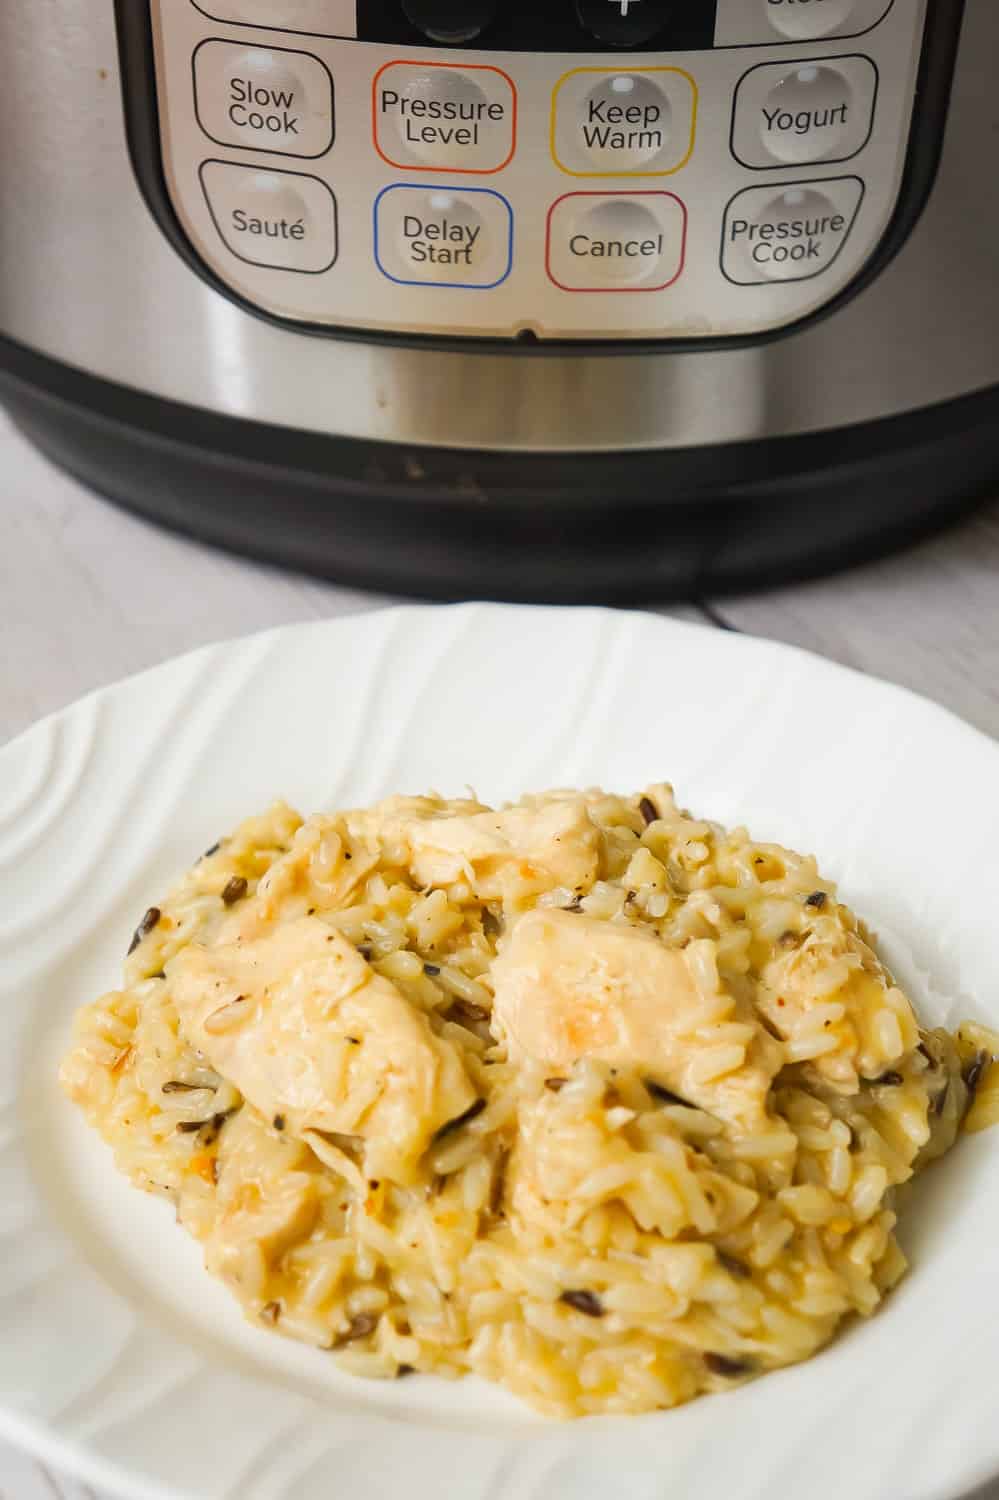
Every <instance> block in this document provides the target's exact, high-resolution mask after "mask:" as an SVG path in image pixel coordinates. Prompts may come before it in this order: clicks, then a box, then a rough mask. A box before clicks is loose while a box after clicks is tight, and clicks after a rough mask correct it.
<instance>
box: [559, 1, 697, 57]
mask: <svg viewBox="0 0 999 1500" xmlns="http://www.w3.org/2000/svg"><path fill="white" fill-rule="evenodd" d="M676 8H677V6H676V0H576V13H577V15H578V16H579V23H580V25H581V26H583V27H585V29H586V30H587V31H588V32H589V33H590V35H591V36H594V37H596V39H597V41H598V42H605V43H606V44H607V45H608V46H610V47H641V46H644V44H645V43H646V42H651V41H652V39H653V37H656V36H658V35H659V33H660V32H661V31H662V30H663V29H664V27H665V26H666V24H667V22H668V21H670V20H671V19H672V17H673V13H674V12H675V10H676Z"/></svg>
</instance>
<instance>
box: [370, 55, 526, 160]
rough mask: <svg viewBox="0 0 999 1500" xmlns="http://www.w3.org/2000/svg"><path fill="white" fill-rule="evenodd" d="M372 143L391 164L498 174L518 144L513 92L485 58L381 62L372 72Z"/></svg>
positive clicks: (504, 74) (499, 71) (513, 89)
mask: <svg viewBox="0 0 999 1500" xmlns="http://www.w3.org/2000/svg"><path fill="white" fill-rule="evenodd" d="M374 119H375V148H376V150H377V151H378V154H379V156H381V157H382V159H383V160H384V161H387V162H388V163H389V165H390V166H393V167H412V166H421V167H422V168H423V169H424V170H425V171H427V170H429V171H432V172H469V173H475V174H479V173H489V172H499V171H501V170H502V168H503V167H505V166H506V165H507V163H508V162H509V161H510V159H511V157H512V156H513V153H514V150H515V149H516V141H517V91H516V89H515V88H514V85H513V81H512V79H510V78H509V77H508V76H507V74H506V73H504V72H503V71H502V70H501V69H500V68H493V67H487V66H485V65H482V64H474V63H469V64H458V63H432V64H431V65H430V66H427V67H424V66H423V65H422V64H421V63H411V62H392V63H386V64H385V66H384V67H383V68H380V69H379V71H378V72H377V73H376V74H375V82H374Z"/></svg>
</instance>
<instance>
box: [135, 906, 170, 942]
mask: <svg viewBox="0 0 999 1500" xmlns="http://www.w3.org/2000/svg"><path fill="white" fill-rule="evenodd" d="M162 915H163V913H162V912H161V911H160V909H159V907H158V906H151V907H150V908H149V910H148V911H147V912H146V914H145V916H144V917H143V919H142V921H141V922H140V923H139V925H138V927H137V928H136V929H135V931H134V932H133V933H132V941H131V942H130V943H129V945H128V951H129V953H134V952H135V950H136V948H137V947H138V946H139V944H140V943H141V942H142V939H143V938H146V937H148V936H149V934H150V933H151V932H152V930H153V928H154V927H155V926H156V924H157V922H158V921H159V919H160V917H161V916H162Z"/></svg>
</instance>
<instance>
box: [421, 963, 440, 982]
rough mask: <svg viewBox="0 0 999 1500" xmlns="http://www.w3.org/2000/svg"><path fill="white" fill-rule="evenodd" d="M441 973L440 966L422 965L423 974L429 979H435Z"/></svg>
mask: <svg viewBox="0 0 999 1500" xmlns="http://www.w3.org/2000/svg"><path fill="white" fill-rule="evenodd" d="M440 971H441V966H440V964H424V965H423V972H424V974H426V975H427V977H428V978H429V979H436V978H437V976H438V974H439V973H440Z"/></svg>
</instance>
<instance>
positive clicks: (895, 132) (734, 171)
mask: <svg viewBox="0 0 999 1500" xmlns="http://www.w3.org/2000/svg"><path fill="white" fill-rule="evenodd" d="M926 3H927V0H531V3H530V4H528V3H521V0H197V3H195V0H150V4H151V9H152V22H153V26H152V34H153V44H154V53H155V63H156V79H157V95H158V109H159V123H160V132H161V144H162V156H163V164H164V171H165V175H166V181H167V185H168V189H169V193H170V197H171V199H172V203H173V207H174V210H175V212H176V215H177V217H178V218H179V220H180V223H181V225H182V226H183V229H184V231H185V233H186V235H187V238H188V239H189V241H190V242H191V245H192V246H193V247H194V249H195V251H196V253H197V255H198V256H199V257H200V259H201V261H202V262H203V263H204V264H205V265H206V266H207V267H208V268H209V269H210V270H211V271H212V272H213V273H214V274H215V276H217V277H218V278H219V279H221V281H222V282H224V283H225V284H226V286H227V287H229V288H230V289H231V290H232V291H233V292H235V293H237V294H238V295H239V296H240V297H241V298H242V299H244V300H245V301H246V302H248V303H250V304H252V305H253V306H254V307H256V308H259V309H260V310H262V311H263V312H266V313H268V314H270V315H272V316H277V317H279V318H283V319H288V320H291V321H294V322H299V323H307V324H313V325H320V326H325V327H329V328H331V329H333V328H343V329H352V330H368V331H382V332H395V333H399V332H402V333H413V334H433V335H442V334H445V335H459V336H460V335H466V336H487V337H501V338H502V337H517V336H520V337H536V338H540V339H586V338H591V339H592V338H596V339H650V338H672V339H676V338H681V339H689V340H698V339H703V338H718V337H725V336H737V335H742V336H746V335H750V336H752V335H759V334H763V333H766V332H769V331H771V330H774V329H777V328H780V327H782V326H784V325H787V324H789V323H793V322H795V321H797V320H798V319H800V318H802V317H804V316H806V315H808V314H810V313H813V312H815V311H816V310H818V309H819V308H821V307H822V306H823V305H824V304H825V303H827V302H829V301H830V300H831V299H832V298H834V297H835V296H836V295H837V294H838V293H839V292H841V291H842V290H843V288H844V287H845V286H846V285H847V284H848V283H849V282H850V281H851V280H852V279H853V278H854V277H855V276H856V275H857V274H858V272H859V271H860V270H861V269H862V268H863V266H864V265H865V263H866V262H867V261H868V260H869V259H870V258H871V256H872V254H873V253H874V252H875V250H876V249H877V248H878V246H879V245H880V243H881V241H882V239H883V237H884V235H885V233H886V230H887V228H888V225H889V222H890V220H891V217H892V214H893V211H894V209H895V207H896V204H897V201H898V197H899V191H900V186H901V181H902V172H903V167H904V164H905V159H906V153H907V148H908V144H909V135H910V129H911V126H912V112H913V103H914V97H915V90H916V79H917V72H918V66H919V58H920V53H921V47H922V39H923V28H924V23H925V18H926Z"/></svg>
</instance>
